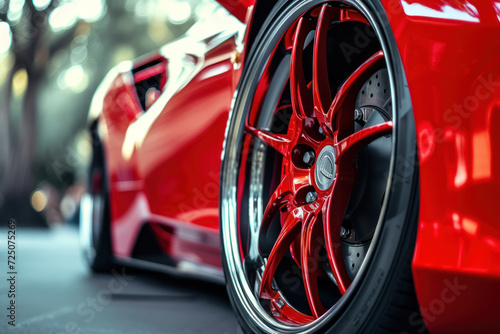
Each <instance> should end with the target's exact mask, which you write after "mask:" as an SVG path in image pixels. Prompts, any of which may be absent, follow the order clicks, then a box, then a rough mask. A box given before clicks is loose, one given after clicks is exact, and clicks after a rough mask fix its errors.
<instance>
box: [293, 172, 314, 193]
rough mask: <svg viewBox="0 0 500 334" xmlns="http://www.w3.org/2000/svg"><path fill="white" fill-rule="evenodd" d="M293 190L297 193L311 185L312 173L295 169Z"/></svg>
mask: <svg viewBox="0 0 500 334" xmlns="http://www.w3.org/2000/svg"><path fill="white" fill-rule="evenodd" d="M292 182H293V185H292V190H293V191H294V192H297V191H298V190H299V189H300V188H303V187H306V186H309V185H311V171H310V170H309V169H300V168H294V169H293V181H292Z"/></svg>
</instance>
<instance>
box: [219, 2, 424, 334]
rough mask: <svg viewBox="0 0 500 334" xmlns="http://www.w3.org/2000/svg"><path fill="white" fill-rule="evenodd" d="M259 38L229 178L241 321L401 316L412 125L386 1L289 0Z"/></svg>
mask: <svg viewBox="0 0 500 334" xmlns="http://www.w3.org/2000/svg"><path fill="white" fill-rule="evenodd" d="M253 50H254V52H253V53H252V54H251V56H250V57H249V58H248V59H249V60H248V64H247V65H246V66H247V67H246V69H245V71H244V74H243V77H242V81H241V83H240V87H239V89H238V92H237V95H236V99H235V105H234V109H233V113H232V115H231V119H230V122H229V128H228V133H227V137H226V142H225V151H224V160H223V166H222V183H221V187H222V188H221V233H222V240H223V248H224V249H223V257H224V265H225V271H226V278H227V280H228V291H229V294H230V297H231V300H232V303H233V306H234V307H235V310H236V312H237V313H238V315H239V316H240V320H241V323H242V326H243V328H244V329H246V330H248V331H251V332H286V333H296V332H312V331H320V332H324V331H326V330H327V329H330V328H332V329H333V330H335V331H338V330H345V331H346V332H356V331H364V332H365V331H369V330H381V328H385V329H386V330H407V329H408V328H409V327H411V325H414V323H412V322H411V321H409V316H410V315H411V314H412V312H416V310H418V308H417V306H416V305H417V304H416V301H415V298H414V291H413V286H412V283H411V272H410V261H411V255H412V251H413V245H414V242H415V231H416V226H415V223H416V219H415V218H416V211H415V207H416V204H417V203H416V202H417V200H416V198H417V196H416V193H417V191H416V190H417V177H416V175H417V173H416V168H415V164H414V163H413V162H414V161H415V156H414V152H415V151H414V148H415V132H414V125H413V119H412V114H411V105H410V103H409V99H408V92H407V90H406V88H405V84H404V80H405V79H404V74H403V71H402V66H401V64H400V61H399V56H398V53H397V49H396V48H395V44H394V42H393V37H392V34H391V32H390V30H389V26H388V25H387V24H386V21H384V14H383V8H382V6H381V5H380V4H379V3H378V1H367V3H365V2H364V1H334V2H323V1H295V2H293V3H289V2H288V3H287V2H286V1H282V2H280V3H279V4H278V5H277V6H276V7H275V8H274V11H273V13H271V14H270V16H269V18H268V20H267V23H266V24H264V26H263V27H262V32H261V34H260V35H259V37H258V39H257V41H256V42H255V46H254V48H253ZM402 166H403V167H405V169H404V172H403V173H402V172H401V171H402V169H401V167H402ZM408 166H409V167H408ZM398 306H401V309H398ZM415 314H417V315H418V312H417V313H415Z"/></svg>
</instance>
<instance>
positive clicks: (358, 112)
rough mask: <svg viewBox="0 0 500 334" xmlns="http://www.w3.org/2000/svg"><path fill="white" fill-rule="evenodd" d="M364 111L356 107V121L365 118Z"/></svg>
mask: <svg viewBox="0 0 500 334" xmlns="http://www.w3.org/2000/svg"><path fill="white" fill-rule="evenodd" d="M363 116H364V115H363V111H362V110H361V109H356V110H354V120H355V121H362V120H363V118H364V117H363Z"/></svg>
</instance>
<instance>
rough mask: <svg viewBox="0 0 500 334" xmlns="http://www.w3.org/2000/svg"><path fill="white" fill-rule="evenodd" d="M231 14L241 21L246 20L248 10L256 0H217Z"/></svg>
mask: <svg viewBox="0 0 500 334" xmlns="http://www.w3.org/2000/svg"><path fill="white" fill-rule="evenodd" d="M217 2H219V3H220V4H221V5H222V6H224V7H225V8H226V9H227V10H228V11H229V12H230V13H231V14H233V15H234V16H235V17H236V18H237V19H238V20H240V21H241V22H245V19H246V15H247V10H248V8H249V7H250V6H252V5H253V4H254V3H255V0H217Z"/></svg>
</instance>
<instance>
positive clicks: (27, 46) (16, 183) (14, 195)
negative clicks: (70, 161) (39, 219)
mask: <svg viewBox="0 0 500 334" xmlns="http://www.w3.org/2000/svg"><path fill="white" fill-rule="evenodd" d="M11 3H12V1H11V0H6V1H4V2H3V7H2V9H1V10H0V13H1V16H0V19H1V20H3V21H5V22H8V23H9V25H10V28H11V32H12V46H11V50H12V54H13V65H12V68H11V69H10V72H9V74H8V76H7V80H6V83H5V84H6V89H5V93H4V98H3V103H4V105H3V115H2V116H3V120H2V122H1V123H2V127H3V129H1V130H2V131H1V133H2V135H3V138H2V142H5V143H9V145H4V147H3V149H4V155H3V156H4V157H5V158H6V159H2V160H3V162H4V163H5V166H2V167H3V171H4V173H3V176H4V177H3V178H2V180H1V181H2V189H3V194H4V196H5V197H4V201H3V208H2V209H3V210H2V211H3V212H5V210H6V209H10V210H9V211H11V210H12V209H13V208H19V211H22V212H24V211H25V209H26V208H27V209H30V207H29V204H28V201H27V199H28V198H29V195H30V193H31V192H32V191H33V189H34V180H33V172H32V167H33V157H34V152H35V145H36V134H37V101H38V92H39V88H40V83H41V81H42V79H43V78H44V72H45V69H46V65H47V61H48V60H49V59H50V56H51V55H53V54H54V53H55V52H56V51H57V50H58V49H60V48H62V47H64V46H66V45H67V44H68V43H69V42H70V41H71V39H72V38H71V35H72V33H71V31H68V33H67V34H64V35H61V37H60V38H59V39H58V40H55V41H52V43H48V44H46V43H44V38H45V36H46V30H47V17H48V14H49V13H50V12H51V11H52V9H54V8H55V7H56V6H57V5H58V3H59V1H58V0H51V1H50V2H49V3H48V4H47V6H46V7H45V8H44V9H41V10H38V9H36V8H35V5H34V3H33V1H26V2H25V4H24V6H22V8H21V11H22V13H21V16H20V17H19V18H17V20H16V21H17V22H15V23H14V22H11V18H10V17H9V15H8V13H9V9H10V5H11ZM16 77H17V79H18V80H20V81H23V82H25V83H26V86H25V89H24V92H22V93H23V95H22V103H21V106H20V110H19V111H20V115H21V122H20V128H19V129H18V131H17V135H16V132H14V131H10V130H11V125H12V122H11V115H12V113H13V110H12V109H13V106H12V98H13V84H14V80H15V79H16ZM7 194H8V195H7ZM16 211H18V210H16Z"/></svg>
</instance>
